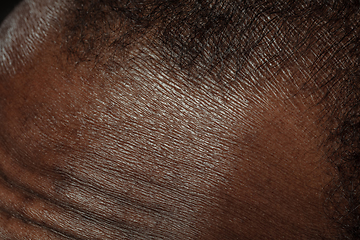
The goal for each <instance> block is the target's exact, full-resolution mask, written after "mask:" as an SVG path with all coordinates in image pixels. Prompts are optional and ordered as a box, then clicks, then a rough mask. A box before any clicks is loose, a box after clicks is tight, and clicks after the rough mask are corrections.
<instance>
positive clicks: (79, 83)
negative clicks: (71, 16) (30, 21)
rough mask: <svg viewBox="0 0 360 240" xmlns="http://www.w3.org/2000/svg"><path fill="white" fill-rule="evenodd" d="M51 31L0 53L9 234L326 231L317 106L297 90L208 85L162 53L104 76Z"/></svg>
mask: <svg viewBox="0 0 360 240" xmlns="http://www.w3.org/2000/svg"><path fill="white" fill-rule="evenodd" d="M22 8H23V9H18V10H17V11H18V12H15V14H14V15H12V16H10V18H11V17H13V18H14V16H15V15H16V14H18V15H19V14H21V13H24V11H26V6H25V4H23V6H22ZM54 32H56V31H54ZM54 32H51V31H50V32H49V33H47V34H46V37H44V41H43V42H42V43H37V44H35V45H34V48H35V50H34V51H32V52H31V54H30V56H29V57H26V58H25V59H26V60H24V61H22V63H15V69H16V70H15V71H14V72H11V71H9V69H10V68H9V67H8V66H7V67H4V66H6V63H4V62H1V64H0V96H1V97H0V170H1V171H0V172H1V175H0V238H1V239H152V238H154V239H162V238H164V239H317V238H319V239H322V238H323V239H326V238H329V239H330V238H331V237H332V235H331V231H330V228H331V225H330V222H329V221H328V220H327V216H326V214H325V213H324V211H323V210H322V209H323V204H324V198H325V197H324V195H323V188H324V187H325V186H326V184H327V183H328V182H329V181H330V172H329V171H330V170H329V169H331V168H330V167H329V166H328V164H327V163H326V162H325V161H324V160H323V155H324V152H323V151H322V150H321V148H320V144H321V143H322V140H323V138H322V137H323V136H321V134H322V129H321V127H319V126H317V123H316V119H317V118H316V116H317V114H319V109H317V108H316V107H311V106H313V102H311V101H310V100H305V98H304V95H302V94H298V95H295V97H291V98H289V97H290V96H293V94H294V93H295V92H298V91H299V89H296V88H295V87H294V86H290V84H288V85H287V84H282V85H281V84H280V83H279V82H284V81H278V83H277V84H276V86H270V85H269V86H262V87H261V89H262V90H261V91H260V90H258V89H240V88H238V89H235V90H233V91H232V92H231V94H225V93H224V92H221V91H218V92H215V93H208V92H206V91H205V90H204V89H201V88H196V87H187V86H184V85H183V84H181V83H180V82H179V81H175V80H174V79H173V77H168V76H166V74H164V75H162V73H161V72H159V71H157V68H156V67H153V68H152V67H150V66H157V65H158V64H159V63H157V62H156V61H155V59H154V60H153V62H151V61H150V62H147V65H146V66H147V68H144V67H142V66H140V67H139V69H138V68H136V67H137V65H136V64H137V63H138V62H139V61H141V59H140V60H139V59H136V58H135V59H134V60H133V62H131V61H130V62H127V63H126V64H127V66H128V67H127V70H126V71H124V72H121V73H116V74H115V75H111V76H110V75H103V74H101V72H99V71H97V70H95V69H93V68H92V64H91V63H80V64H79V65H77V66H72V65H69V64H67V58H66V57H64V56H62V55H61V54H60V53H61V46H60V44H58V42H59V39H60V37H59V36H58V35H56V33H54ZM3 39H4V36H1V38H0V41H4V40H3ZM22 41H24V38H20V39H19V40H18V41H17V42H16V43H14V44H16V47H15V49H16V50H13V51H11V52H10V58H12V59H14V60H15V61H16V60H17V59H18V58H17V56H16V55H17V54H16V51H19V50H18V48H20V44H21V42H22ZM139 48H140V47H139ZM180 77H181V76H179V78H180ZM286 77H288V76H287V75H286V74H285V73H283V74H279V75H277V78H278V79H283V78H286Z"/></svg>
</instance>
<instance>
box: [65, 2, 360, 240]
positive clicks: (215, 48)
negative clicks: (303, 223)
mask: <svg viewBox="0 0 360 240" xmlns="http://www.w3.org/2000/svg"><path fill="white" fill-rule="evenodd" d="M359 7H360V2H359V1H356V0H351V1H349V0H344V1H335V0H332V1H322V0H317V1H307V0H301V1H299V0H296V1H295V0H280V1H271V0H270V1H268V0H257V1H246V0H242V1H230V0H223V1H218V0H188V1H178V0H176V1H175V0H152V1H149V0H142V1H140V0H134V1H130V0H127V1H117V0H102V1H97V0H92V1H86V0H79V1H75V5H74V6H73V8H72V9H71V11H70V12H69V13H68V17H67V18H66V19H68V21H67V22H66V25H65V26H66V28H65V32H64V34H63V36H64V37H65V45H64V50H65V51H66V53H67V54H68V56H69V59H71V60H73V61H75V62H76V63H80V62H84V61H87V62H94V63H96V67H97V68H100V69H104V70H105V71H116V69H118V68H122V67H123V65H124V62H126V57H125V58H124V57H119V56H122V55H124V54H122V53H128V52H130V51H131V49H132V48H133V47H135V46H136V45H141V46H146V47H147V48H149V49H151V51H153V53H155V55H156V57H157V60H156V61H157V62H158V63H159V65H160V66H161V69H162V70H163V71H168V72H171V73H173V74H174V75H176V72H182V73H183V76H186V77H184V79H185V80H184V81H185V82H186V84H190V85H196V86H198V87H200V88H201V87H202V86H204V85H207V86H210V89H215V90H214V91H217V90H218V89H223V90H224V89H225V90H229V89H231V88H233V87H237V86H242V87H244V89H245V90H246V89H247V90H248V91H251V90H252V89H257V90H259V89H261V88H262V86H264V85H265V84H276V82H272V81H275V80H274V75H276V74H277V73H279V72H281V71H282V72H284V71H291V72H292V77H289V78H288V79H287V81H292V82H291V83H290V84H295V85H297V86H299V87H300V89H303V90H304V92H310V94H311V95H315V96H316V99H317V101H316V104H318V105H321V106H322V108H323V113H324V116H320V117H319V123H321V124H322V125H323V126H324V129H325V130H326V132H325V133H324V135H325V136H327V137H326V139H327V140H326V141H324V148H325V149H326V150H327V153H328V154H327V160H328V161H329V162H331V163H332V164H333V166H334V168H335V169H336V171H337V173H338V175H337V177H336V179H335V178H334V181H333V182H332V183H331V184H330V185H329V187H328V189H329V192H328V198H327V202H326V206H327V207H328V214H329V216H330V217H332V218H333V220H334V221H335V222H336V223H337V224H338V226H339V236H340V237H342V238H344V239H358V238H360V208H359V206H360V193H359V191H360V144H359V143H360V79H359V77H360V71H359V63H360V61H359V60H360V21H359V20H360V9H359ZM125 55H126V54H125ZM119 59H122V60H119ZM204 76H208V77H204ZM281 80H283V79H280V80H279V81H281ZM284 81H285V80H284ZM269 82H270V83H269ZM208 89H209V88H208Z"/></svg>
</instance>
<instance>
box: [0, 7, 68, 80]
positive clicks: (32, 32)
mask: <svg viewBox="0 0 360 240" xmlns="http://www.w3.org/2000/svg"><path fill="white" fill-rule="evenodd" d="M66 5H67V1H61V0H25V1H23V2H21V3H20V4H19V5H18V6H17V7H16V8H15V10H14V11H13V12H12V13H11V14H10V15H9V16H8V17H7V18H6V19H5V20H4V22H3V23H2V25H1V27H0V36H2V37H1V39H0V70H1V72H3V73H8V74H11V75H13V74H15V73H16V72H17V71H18V69H19V68H21V67H23V66H24V65H25V64H26V63H27V62H28V61H29V60H30V58H31V56H32V54H34V53H35V52H36V51H39V50H40V47H39V46H40V45H41V43H43V42H44V41H45V39H47V37H48V35H49V33H50V31H56V24H54V23H55V22H54V21H58V22H59V21H60V19H61V16H62V14H63V13H64V11H65V6H66Z"/></svg>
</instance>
